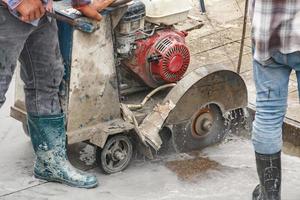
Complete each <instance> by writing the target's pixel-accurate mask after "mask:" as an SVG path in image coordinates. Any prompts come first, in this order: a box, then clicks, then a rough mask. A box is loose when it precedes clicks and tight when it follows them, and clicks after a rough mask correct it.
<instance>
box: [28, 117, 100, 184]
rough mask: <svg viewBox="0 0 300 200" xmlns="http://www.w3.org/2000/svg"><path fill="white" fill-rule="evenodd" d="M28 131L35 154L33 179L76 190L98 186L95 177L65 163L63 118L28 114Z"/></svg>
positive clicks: (66, 159) (66, 160)
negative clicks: (63, 185) (75, 188)
mask: <svg viewBox="0 0 300 200" xmlns="http://www.w3.org/2000/svg"><path fill="white" fill-rule="evenodd" d="M28 127H29V133H30V137H31V142H32V145H33V149H34V151H35V154H36V162H35V165H34V175H35V177H36V178H39V179H43V180H46V181H51V182H59V183H63V184H66V185H69V186H72V187H79V188H94V187H96V186H97V185H98V183H97V178H96V177H95V176H93V175H89V174H86V173H84V172H82V171H79V170H77V169H75V168H74V167H73V166H72V165H71V164H70V162H69V161H68V158H67V153H66V132H65V124H64V115H63V114H60V115H55V116H44V117H41V116H33V115H30V114H28Z"/></svg>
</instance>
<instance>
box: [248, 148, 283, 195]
mask: <svg viewBox="0 0 300 200" xmlns="http://www.w3.org/2000/svg"><path fill="white" fill-rule="evenodd" d="M255 156H256V166H257V172H258V176H259V181H260V184H259V185H258V186H257V187H256V188H255V190H254V191H253V195H252V196H253V197H252V199H253V200H280V199H281V152H279V153H276V154H272V155H263V154H258V153H255Z"/></svg>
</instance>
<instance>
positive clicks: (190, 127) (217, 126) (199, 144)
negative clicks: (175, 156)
mask: <svg viewBox="0 0 300 200" xmlns="http://www.w3.org/2000/svg"><path fill="white" fill-rule="evenodd" d="M229 127H230V125H229V123H228V122H226V120H225V118H224V117H223V115H222V111H221V110H220V108H219V107H218V106H217V105H216V104H209V105H207V106H205V107H202V108H201V109H199V110H197V111H196V112H195V113H194V114H193V115H192V116H190V120H186V121H182V122H179V123H178V124H174V125H173V126H172V136H173V137H172V139H173V145H174V148H175V150H176V151H177V152H190V151H196V150H201V149H203V148H205V147H208V146H210V145H213V144H216V143H218V142H220V141H222V140H223V138H224V137H225V135H226V133H228V131H229Z"/></svg>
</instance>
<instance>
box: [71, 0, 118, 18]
mask: <svg viewBox="0 0 300 200" xmlns="http://www.w3.org/2000/svg"><path fill="white" fill-rule="evenodd" d="M113 2H115V0H94V1H92V2H90V0H72V6H73V8H75V9H77V10H79V11H80V12H81V13H82V14H83V15H85V16H86V17H89V18H92V19H95V20H98V21H100V20H101V19H102V16H101V15H100V14H99V12H100V11H102V10H103V9H105V8H106V7H108V6H109V5H110V4H112V3H113Z"/></svg>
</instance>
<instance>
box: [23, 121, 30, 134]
mask: <svg viewBox="0 0 300 200" xmlns="http://www.w3.org/2000/svg"><path fill="white" fill-rule="evenodd" d="M22 127H23V131H24V133H25V135H26V136H28V137H30V135H29V129H28V125H27V123H22Z"/></svg>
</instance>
